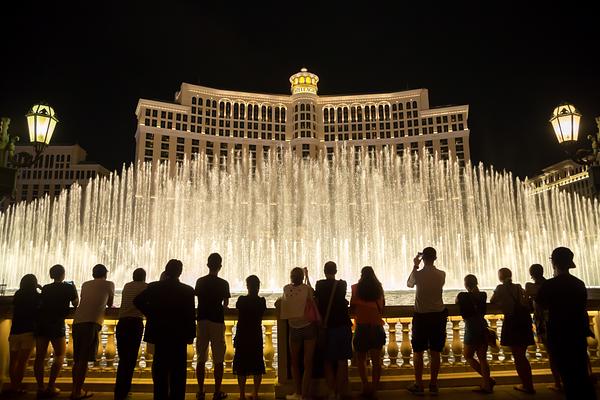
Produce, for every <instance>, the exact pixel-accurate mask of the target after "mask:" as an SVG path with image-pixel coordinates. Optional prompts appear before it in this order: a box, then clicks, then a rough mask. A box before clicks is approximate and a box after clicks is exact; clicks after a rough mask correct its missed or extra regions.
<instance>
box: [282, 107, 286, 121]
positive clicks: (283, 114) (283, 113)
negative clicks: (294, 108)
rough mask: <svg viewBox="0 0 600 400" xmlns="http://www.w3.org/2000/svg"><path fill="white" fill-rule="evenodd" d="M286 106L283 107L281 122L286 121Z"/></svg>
mask: <svg viewBox="0 0 600 400" xmlns="http://www.w3.org/2000/svg"><path fill="white" fill-rule="evenodd" d="M285 111H286V109H285V107H284V108H282V109H281V122H283V123H285Z"/></svg>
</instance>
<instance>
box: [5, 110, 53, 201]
mask: <svg viewBox="0 0 600 400" xmlns="http://www.w3.org/2000/svg"><path fill="white" fill-rule="evenodd" d="M26 117H27V126H28V128H29V141H30V143H31V145H32V146H33V151H34V154H33V155H32V154H30V153H25V152H22V153H18V154H15V144H16V142H18V141H19V136H18V135H16V134H9V133H8V126H9V124H10V118H2V125H1V126H0V196H1V197H2V198H5V197H7V196H10V195H11V194H12V192H13V190H14V188H15V182H16V178H17V171H18V169H19V168H28V167H31V166H32V165H33V164H35V163H36V162H37V161H38V160H39V159H40V157H41V156H42V153H43V152H44V150H45V149H46V147H47V146H48V144H50V140H51V139H52V134H53V133H54V129H55V128H56V124H57V123H58V118H56V114H55V113H54V109H52V107H50V106H49V105H47V104H44V103H39V104H35V105H34V106H33V107H31V109H30V110H29V112H28V113H27V115H26Z"/></svg>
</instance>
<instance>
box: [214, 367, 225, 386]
mask: <svg viewBox="0 0 600 400" xmlns="http://www.w3.org/2000/svg"><path fill="white" fill-rule="evenodd" d="M214 372H215V393H219V392H220V391H221V382H223V363H215V365H214Z"/></svg>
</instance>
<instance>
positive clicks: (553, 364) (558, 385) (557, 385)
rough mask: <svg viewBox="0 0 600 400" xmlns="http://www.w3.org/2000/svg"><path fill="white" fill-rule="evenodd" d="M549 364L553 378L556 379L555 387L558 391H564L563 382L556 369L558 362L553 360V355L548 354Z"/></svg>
mask: <svg viewBox="0 0 600 400" xmlns="http://www.w3.org/2000/svg"><path fill="white" fill-rule="evenodd" d="M548 363H549V364H550V371H552V378H554V387H555V388H556V389H558V390H562V382H561V380H560V374H559V373H558V369H557V368H556V362H555V361H554V359H553V358H552V354H550V353H549V352H548Z"/></svg>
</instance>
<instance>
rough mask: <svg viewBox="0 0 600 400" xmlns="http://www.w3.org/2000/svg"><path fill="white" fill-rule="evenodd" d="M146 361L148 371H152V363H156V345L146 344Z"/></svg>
mask: <svg viewBox="0 0 600 400" xmlns="http://www.w3.org/2000/svg"><path fill="white" fill-rule="evenodd" d="M144 359H145V361H146V370H150V371H151V370H152V363H153V362H154V344H152V343H146V348H145V349H144Z"/></svg>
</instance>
